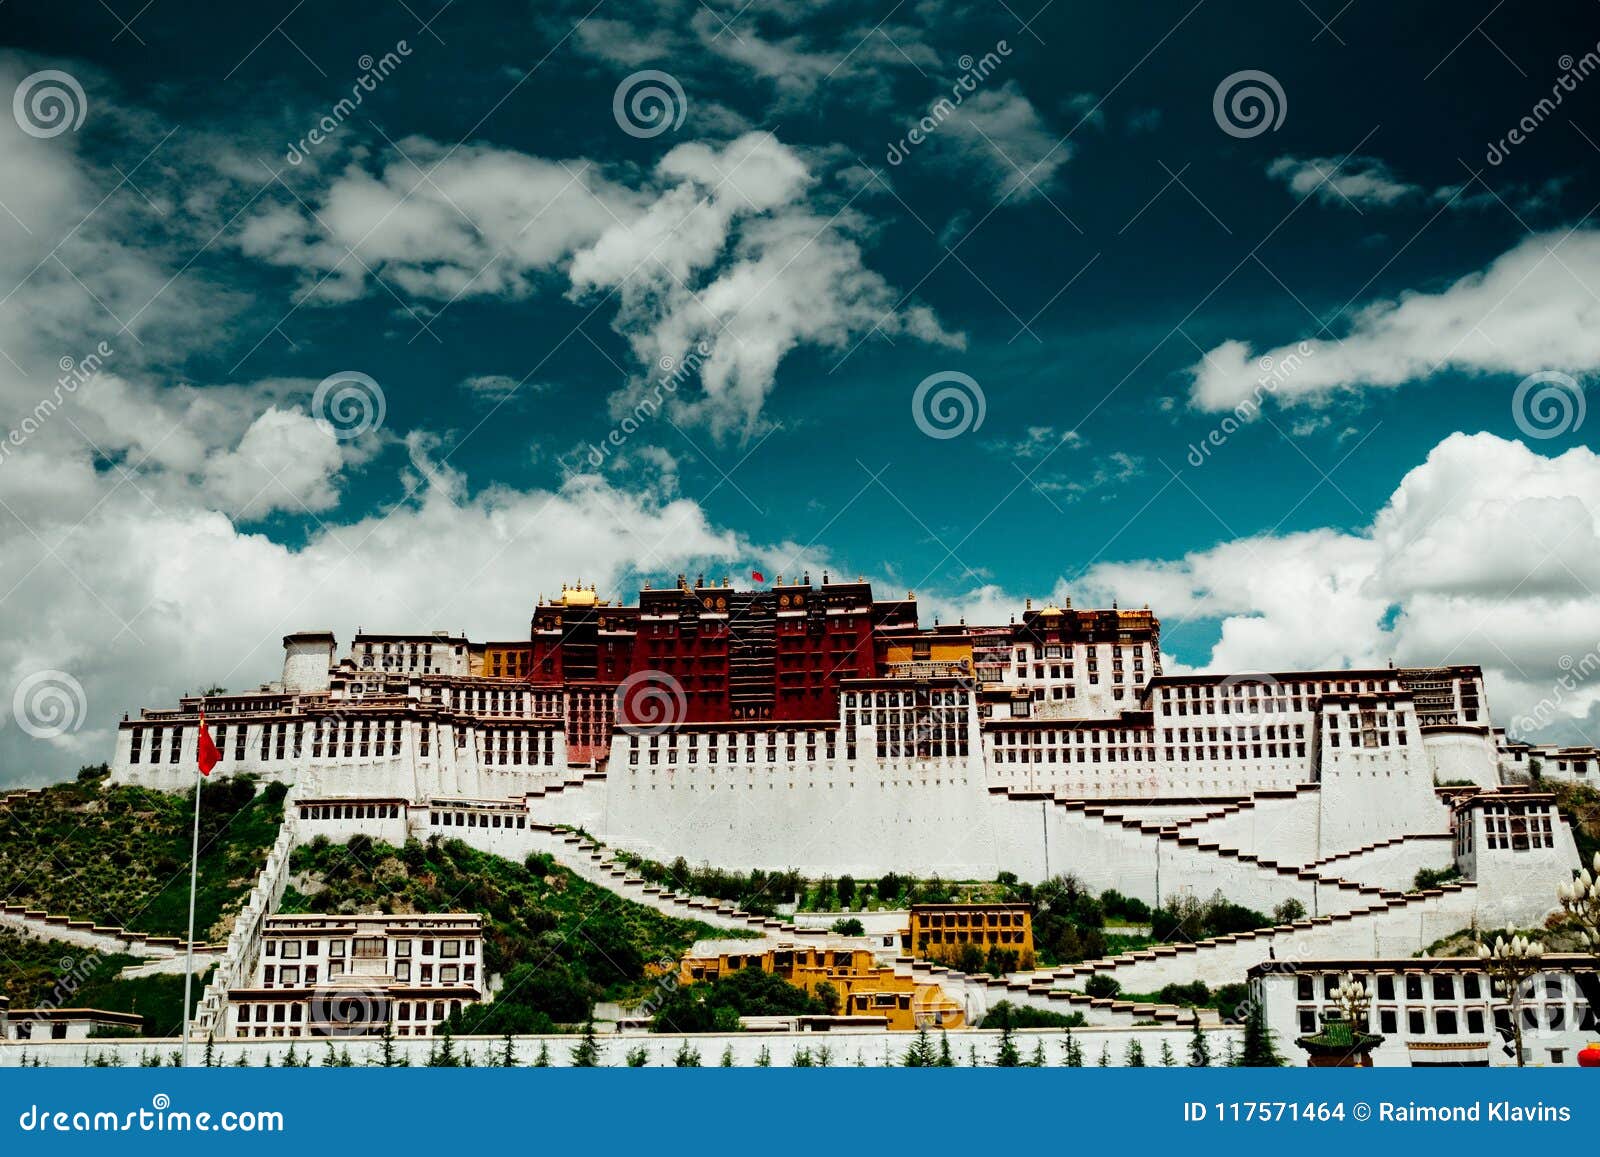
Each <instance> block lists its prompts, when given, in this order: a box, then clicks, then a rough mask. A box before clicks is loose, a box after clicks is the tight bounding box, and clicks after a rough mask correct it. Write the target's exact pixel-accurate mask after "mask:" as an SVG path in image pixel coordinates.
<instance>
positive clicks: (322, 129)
mask: <svg viewBox="0 0 1600 1157" xmlns="http://www.w3.org/2000/svg"><path fill="white" fill-rule="evenodd" d="M410 55H411V46H410V45H409V44H407V43H406V42H405V41H404V40H397V41H395V42H394V48H392V49H391V50H390V51H388V52H385V53H384V54H383V55H382V56H380V57H378V58H377V59H376V60H374V59H373V58H372V57H371V56H370V55H367V56H363V57H361V59H359V60H357V61H356V65H357V67H359V68H360V69H361V75H360V76H358V77H356V79H355V83H354V84H352V85H351V86H350V95H349V96H347V97H344V98H342V99H341V100H340V101H339V102H338V103H337V104H335V105H334V106H333V107H332V108H330V109H329V110H328V111H327V112H325V113H323V114H322V116H321V117H320V118H319V119H318V120H317V123H316V124H315V125H314V126H313V127H312V129H311V131H310V132H308V133H307V134H306V135H305V136H303V137H301V138H300V139H299V140H298V141H295V142H294V143H293V144H291V145H290V146H289V149H288V151H287V152H285V153H284V154H283V159H284V160H286V161H288V162H289V163H290V164H291V165H298V164H300V163H301V162H302V161H304V160H305V159H306V157H307V156H309V155H310V153H311V150H312V149H314V148H316V147H317V146H318V145H320V144H322V143H323V142H324V141H326V140H327V139H328V138H329V137H331V136H333V134H334V133H336V132H338V131H339V126H340V125H342V124H344V122H345V121H346V120H348V119H349V118H350V116H351V114H352V113H354V112H355V111H356V109H358V108H360V107H361V103H362V101H364V100H365V99H366V98H367V94H368V93H373V92H377V91H378V86H379V85H380V84H382V83H383V82H384V81H386V80H388V79H389V77H391V76H392V75H394V72H395V70H396V69H397V68H399V67H400V65H401V64H402V63H403V62H404V61H405V59H406V57H408V56H410Z"/></svg>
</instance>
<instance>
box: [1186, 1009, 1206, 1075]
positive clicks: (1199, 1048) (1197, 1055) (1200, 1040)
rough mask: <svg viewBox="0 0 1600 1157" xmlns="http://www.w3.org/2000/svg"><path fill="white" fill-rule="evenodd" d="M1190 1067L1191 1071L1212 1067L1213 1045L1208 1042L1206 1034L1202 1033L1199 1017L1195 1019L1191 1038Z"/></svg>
mask: <svg viewBox="0 0 1600 1157" xmlns="http://www.w3.org/2000/svg"><path fill="white" fill-rule="evenodd" d="M1189 1067H1190V1068H1191V1069H1208V1068H1210V1067H1211V1043H1210V1042H1209V1041H1207V1040H1206V1034H1205V1033H1203V1032H1201V1031H1200V1018H1199V1017H1195V1019H1194V1031H1193V1032H1192V1033H1191V1034H1190V1036H1189Z"/></svg>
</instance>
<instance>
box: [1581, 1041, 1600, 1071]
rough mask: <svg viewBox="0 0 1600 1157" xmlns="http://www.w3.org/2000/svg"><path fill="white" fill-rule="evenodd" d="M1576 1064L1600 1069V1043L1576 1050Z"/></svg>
mask: <svg viewBox="0 0 1600 1157" xmlns="http://www.w3.org/2000/svg"><path fill="white" fill-rule="evenodd" d="M1578 1064H1579V1065H1580V1066H1581V1067H1583V1068H1586V1069H1600V1044H1592V1045H1590V1046H1589V1047H1588V1048H1584V1049H1579V1050H1578Z"/></svg>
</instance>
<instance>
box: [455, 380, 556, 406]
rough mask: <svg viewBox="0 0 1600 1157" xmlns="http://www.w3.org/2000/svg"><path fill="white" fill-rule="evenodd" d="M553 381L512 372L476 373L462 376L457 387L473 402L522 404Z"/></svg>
mask: <svg viewBox="0 0 1600 1157" xmlns="http://www.w3.org/2000/svg"><path fill="white" fill-rule="evenodd" d="M551 385H552V383H550V382H535V381H530V380H528V379H527V378H514V377H512V376H511V375H510V374H474V375H472V376H471V377H469V378H462V379H461V381H459V382H457V383H456V388H457V389H458V390H460V391H461V392H462V393H463V394H465V395H466V396H467V397H468V398H469V399H470V400H471V401H472V402H474V403H475V404H477V405H483V406H500V405H507V404H510V405H522V404H524V403H526V402H528V401H529V400H531V399H532V398H534V397H536V396H538V395H539V394H542V393H544V392H546V391H547V390H549V389H550V388H551Z"/></svg>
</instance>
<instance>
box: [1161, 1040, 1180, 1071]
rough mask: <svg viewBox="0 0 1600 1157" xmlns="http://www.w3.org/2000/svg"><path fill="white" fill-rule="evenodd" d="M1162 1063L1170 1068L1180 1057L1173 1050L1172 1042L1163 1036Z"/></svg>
mask: <svg viewBox="0 0 1600 1157" xmlns="http://www.w3.org/2000/svg"><path fill="white" fill-rule="evenodd" d="M1161 1063H1162V1065H1164V1066H1165V1067H1166V1068H1169V1069H1170V1068H1171V1067H1172V1066H1173V1065H1175V1064H1177V1063H1178V1058H1177V1057H1176V1056H1175V1055H1174V1054H1173V1052H1172V1042H1171V1041H1169V1040H1168V1039H1167V1038H1166V1037H1162V1038H1161Z"/></svg>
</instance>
